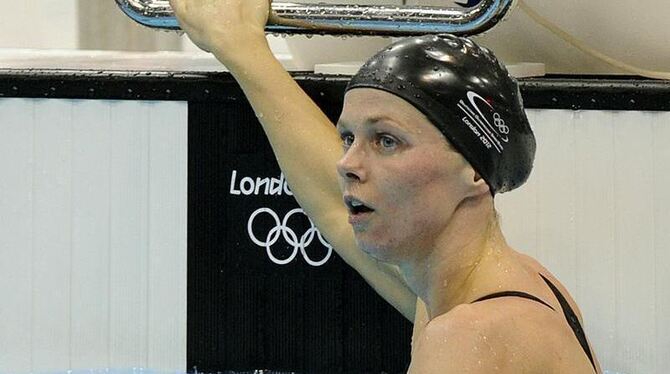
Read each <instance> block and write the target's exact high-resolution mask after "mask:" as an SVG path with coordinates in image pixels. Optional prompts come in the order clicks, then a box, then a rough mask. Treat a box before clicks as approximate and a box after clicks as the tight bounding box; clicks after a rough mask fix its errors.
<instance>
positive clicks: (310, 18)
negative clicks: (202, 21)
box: [115, 0, 516, 36]
mask: <svg viewBox="0 0 670 374" xmlns="http://www.w3.org/2000/svg"><path fill="white" fill-rule="evenodd" d="M115 1H116V2H117V4H118V5H119V7H120V8H121V9H122V10H123V11H124V12H125V13H126V14H127V15H128V16H129V17H130V18H132V19H133V20H135V21H137V22H138V23H140V24H142V25H145V26H148V27H151V28H157V29H167V30H178V29H179V24H178V23H177V20H176V18H175V17H174V13H173V12H172V9H171V8H170V4H169V2H168V1H167V0H115ZM515 3H516V0H482V1H481V2H480V3H479V4H477V5H476V6H474V7H471V8H454V7H448V8H441V7H435V6H391V5H356V4H302V3H291V2H278V1H276V2H273V3H272V10H273V13H274V16H273V17H271V19H270V21H271V22H269V24H268V25H267V27H266V31H267V32H273V33H281V34H359V35H361V34H367V35H393V36H409V35H421V34H438V33H450V34H456V35H474V34H480V33H482V32H484V31H487V30H489V29H490V28H492V27H493V26H495V25H496V24H497V23H498V22H500V20H502V19H503V17H504V16H505V15H506V14H507V13H508V12H509V11H510V9H511V8H512V7H513V5H514V4H515Z"/></svg>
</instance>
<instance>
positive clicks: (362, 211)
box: [344, 196, 375, 225]
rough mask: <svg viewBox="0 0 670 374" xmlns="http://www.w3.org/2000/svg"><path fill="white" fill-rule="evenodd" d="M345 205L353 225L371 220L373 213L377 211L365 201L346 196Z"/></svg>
mask: <svg viewBox="0 0 670 374" xmlns="http://www.w3.org/2000/svg"><path fill="white" fill-rule="evenodd" d="M344 204H345V205H346V206H347V210H348V211H349V223H350V224H352V225H357V224H361V223H363V222H364V221H365V220H367V219H368V218H369V216H370V215H371V214H372V212H374V211H375V210H374V209H373V208H371V207H370V206H368V205H366V204H365V203H364V202H363V201H361V200H359V199H357V198H355V197H352V196H345V197H344Z"/></svg>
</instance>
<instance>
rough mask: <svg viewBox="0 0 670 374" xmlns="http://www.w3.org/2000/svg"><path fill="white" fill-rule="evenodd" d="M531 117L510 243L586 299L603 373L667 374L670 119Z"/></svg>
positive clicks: (507, 201) (510, 213)
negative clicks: (532, 150) (526, 167)
mask: <svg viewBox="0 0 670 374" xmlns="http://www.w3.org/2000/svg"><path fill="white" fill-rule="evenodd" d="M529 118H530V120H531V122H532V124H533V128H534V130H535V132H536V136H537V139H538V151H537V158H536V162H535V169H534V171H533V173H532V175H531V177H530V179H529V181H528V184H527V185H526V186H524V187H522V188H520V189H519V190H518V191H515V192H512V193H510V194H506V195H501V196H500V197H498V198H497V204H498V209H499V210H500V211H501V213H502V215H503V229H504V231H505V233H506V235H507V238H508V241H509V242H510V244H512V245H513V246H514V247H516V248H518V249H519V250H521V251H522V252H526V253H529V254H531V255H533V256H535V257H537V258H538V259H539V260H540V261H541V262H542V263H543V264H545V265H546V266H547V267H548V268H549V269H550V270H551V271H552V272H553V273H554V274H556V275H557V276H558V277H559V279H561V280H562V282H563V283H564V284H565V285H566V287H567V288H568V289H569V290H570V291H571V293H572V295H573V296H574V297H575V298H576V299H577V301H578V303H579V304H580V307H581V310H582V313H583V315H584V318H585V321H586V322H585V329H586V331H587V334H588V336H589V339H590V340H591V343H592V344H593V346H594V349H595V351H596V353H597V355H598V357H599V359H600V361H601V364H602V366H603V368H605V369H608V370H609V371H611V372H618V373H626V374H638V373H665V372H667V370H668V368H669V367H670V357H668V355H667V352H670V318H669V317H668V315H670V291H669V288H670V286H669V285H670V276H669V275H668V271H667V269H668V268H670V251H668V244H667V243H668V242H669V240H670V234H669V233H668V231H669V230H668V229H667V227H668V223H669V222H670V214H669V213H668V212H669V211H670V199H668V197H667V196H666V195H667V193H665V190H666V189H667V188H666V186H667V185H668V182H670V180H669V179H670V177H668V172H667V168H668V165H670V151H668V147H667V142H668V141H670V113H663V112H657V113H653V112H614V111H578V112H576V111H549V110H542V111H539V110H537V111H536V110H534V111H529ZM533 225H535V229H533ZM534 242H535V243H536V246H537V248H531V247H529V246H532V245H533V244H534Z"/></svg>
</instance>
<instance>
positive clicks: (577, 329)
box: [473, 274, 598, 372]
mask: <svg viewBox="0 0 670 374" xmlns="http://www.w3.org/2000/svg"><path fill="white" fill-rule="evenodd" d="M540 276H541V277H542V279H544V281H545V282H546V283H547V286H549V288H550V289H551V292H553V293H554V295H556V299H558V302H559V304H561V309H563V314H564V315H565V319H566V320H567V321H568V324H569V325H570V328H572V331H573V332H574V333H575V336H576V337H577V340H578V341H579V344H580V345H581V346H582V348H583V349H584V353H586V356H587V357H588V358H589V361H591V365H592V366H593V370H595V371H596V372H598V370H597V369H596V364H595V362H594V361H593V354H592V353H591V350H590V349H589V344H588V343H587V341H586V335H584V329H582V325H581V324H580V323H579V319H578V318H577V315H576V314H575V312H574V311H573V310H572V308H571V307H570V304H568V301H567V300H565V297H563V295H562V294H561V292H560V291H559V290H558V288H556V286H554V284H553V283H551V282H550V281H549V279H547V278H545V277H544V276H543V275H542V274H540ZM507 296H515V297H523V298H524V299H530V300H533V301H537V302H538V303H540V304H543V305H545V306H547V307H549V308H551V310H554V311H555V309H554V308H552V307H551V305H549V304H547V303H545V302H544V301H542V300H540V299H539V298H537V297H535V296H533V295H530V294H527V293H525V292H519V291H503V292H496V293H494V294H490V295H486V296H484V297H480V298H479V299H477V300H475V301H473V303H476V302H478V301H484V300H489V299H495V298H498V297H507Z"/></svg>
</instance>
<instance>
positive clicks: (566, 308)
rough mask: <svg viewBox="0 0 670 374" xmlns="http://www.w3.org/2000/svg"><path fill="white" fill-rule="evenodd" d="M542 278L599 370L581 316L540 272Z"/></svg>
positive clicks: (594, 367)
mask: <svg viewBox="0 0 670 374" xmlns="http://www.w3.org/2000/svg"><path fill="white" fill-rule="evenodd" d="M540 276H541V277H542V279H544V281H545V282H546V283H547V286H549V288H550V289H551V292H553V293H554V295H555V296H556V298H557V299H558V303H559V304H561V309H563V314H564V315H565V319H567V320H568V324H569V325H570V327H571V328H572V331H573V332H574V333H575V336H576V337H577V340H578V341H579V344H580V345H581V346H582V348H583V349H584V352H585V353H586V356H587V357H588V358H589V361H591V365H592V366H593V370H595V371H596V373H597V372H598V369H596V363H595V361H594V360H593V354H592V353H591V349H590V348H589V343H588V342H587V340H586V334H584V329H583V328H582V324H581V323H579V318H577V315H576V314H575V312H574V311H573V310H572V308H571V307H570V304H569V303H568V301H567V300H566V299H565V297H563V294H561V292H560V291H559V290H558V288H556V286H554V284H553V283H551V281H549V279H547V278H545V277H544V275H542V274H540Z"/></svg>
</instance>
